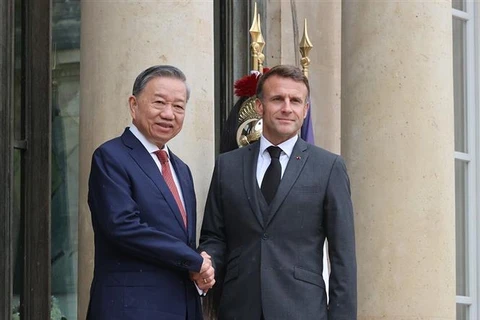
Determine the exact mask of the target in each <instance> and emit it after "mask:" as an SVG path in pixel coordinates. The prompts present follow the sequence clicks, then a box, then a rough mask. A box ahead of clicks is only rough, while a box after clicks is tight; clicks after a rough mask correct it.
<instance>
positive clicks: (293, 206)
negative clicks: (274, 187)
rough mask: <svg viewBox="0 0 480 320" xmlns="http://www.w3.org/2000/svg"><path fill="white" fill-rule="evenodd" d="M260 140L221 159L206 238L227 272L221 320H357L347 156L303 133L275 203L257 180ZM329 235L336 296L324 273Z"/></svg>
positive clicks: (207, 217) (207, 216)
mask: <svg viewBox="0 0 480 320" xmlns="http://www.w3.org/2000/svg"><path fill="white" fill-rule="evenodd" d="M258 150H259V143H255V144H253V145H250V146H248V147H244V148H240V149H237V150H234V151H231V152H228V153H225V154H222V155H220V156H219V157H218V159H217V161H216V164H215V170H214V173H213V178H212V182H211V186H210V191H209V195H208V199H207V204H206V209H205V217H204V221H203V226H202V233H201V238H200V250H205V251H207V253H209V254H210V255H211V256H212V258H213V262H214V265H215V267H216V268H217V269H222V270H224V271H225V279H224V288H223V293H222V297H221V300H220V306H219V319H220V320H224V319H225V320H230V319H238V320H257V319H260V316H261V313H262V312H263V314H264V316H265V319H267V320H269V319H275V320H282V319H285V320H292V319H302V320H308V319H322V320H323V319H325V320H326V319H330V320H355V319H356V294H357V288H356V259H355V239H354V226H353V210H352V203H351V197H350V183H349V179H348V175H347V172H346V168H345V164H344V162H343V159H342V158H341V157H340V156H338V155H335V154H332V153H330V152H328V151H326V150H323V149H321V148H318V147H315V146H313V145H310V144H307V143H306V142H305V141H303V140H301V139H298V141H297V143H296V145H295V147H294V149H293V153H292V155H291V157H290V159H289V162H288V165H287V168H286V170H285V173H284V175H283V178H282V180H281V182H280V185H279V187H278V191H277V194H276V195H275V198H274V199H273V201H272V203H271V205H270V206H268V205H267V204H266V202H265V199H264V198H263V196H262V194H261V192H260V190H259V187H258V183H257V181H256V174H255V173H256V165H257V157H258V152H259V151H258ZM325 238H328V241H329V252H330V253H329V254H330V262H331V276H330V282H329V286H330V290H329V296H330V302H329V304H328V306H327V299H326V293H325V284H324V281H323V278H322V269H323V263H322V259H323V251H322V248H323V244H324V241H325Z"/></svg>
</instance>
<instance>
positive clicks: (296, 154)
mask: <svg viewBox="0 0 480 320" xmlns="http://www.w3.org/2000/svg"><path fill="white" fill-rule="evenodd" d="M308 156H309V153H308V144H307V143H306V142H305V141H303V140H302V139H300V138H298V140H297V143H296V144H295V147H294V148H293V150H292V154H291V156H290V159H289V160H288V164H287V168H286V169H285V172H284V174H283V177H282V180H281V181H280V185H279V186H278V189H277V193H276V194H275V197H274V198H273V200H272V203H271V204H270V210H269V212H268V217H267V219H266V221H267V222H266V226H268V224H269V223H270V221H272V218H273V217H274V216H275V214H276V213H277V211H278V209H279V208H280V206H281V205H282V203H283V201H284V200H285V198H286V197H287V195H288V193H289V192H290V190H291V189H292V187H293V185H294V184H295V181H297V178H298V176H299V175H300V172H302V169H303V167H304V166H305V163H306V161H307V159H308Z"/></svg>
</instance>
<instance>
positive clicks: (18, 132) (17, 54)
mask: <svg viewBox="0 0 480 320" xmlns="http://www.w3.org/2000/svg"><path fill="white" fill-rule="evenodd" d="M22 2H23V1H22V0H15V40H14V41H15V42H14V64H15V68H14V74H13V78H14V91H13V92H14V93H13V99H14V105H15V108H14V110H13V120H14V122H13V129H14V131H13V134H14V135H13V137H14V139H15V140H23V139H24V137H25V135H24V109H23V108H22V93H23V70H22V59H23V46H22V33H23V32H22V26H23V12H24V10H23V7H22V5H23V4H22Z"/></svg>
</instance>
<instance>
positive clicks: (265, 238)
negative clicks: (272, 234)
mask: <svg viewBox="0 0 480 320" xmlns="http://www.w3.org/2000/svg"><path fill="white" fill-rule="evenodd" d="M268 238H269V235H268V233H266V232H265V233H264V234H263V235H262V239H263V240H268Z"/></svg>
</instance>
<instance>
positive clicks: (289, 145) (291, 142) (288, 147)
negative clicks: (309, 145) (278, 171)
mask: <svg viewBox="0 0 480 320" xmlns="http://www.w3.org/2000/svg"><path fill="white" fill-rule="evenodd" d="M297 140H298V135H294V136H293V137H291V138H290V139H288V140H287V141H284V142H282V143H280V144H279V145H277V147H279V148H280V149H282V151H283V152H284V153H285V154H286V155H287V156H288V158H290V155H291V154H292V152H293V147H295V143H297ZM273 145H274V144H273V143H271V142H270V141H268V140H267V138H265V137H264V136H263V134H262V136H261V137H260V150H259V154H260V155H263V153H264V152H265V150H266V149H267V148H268V147H270V146H273Z"/></svg>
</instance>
